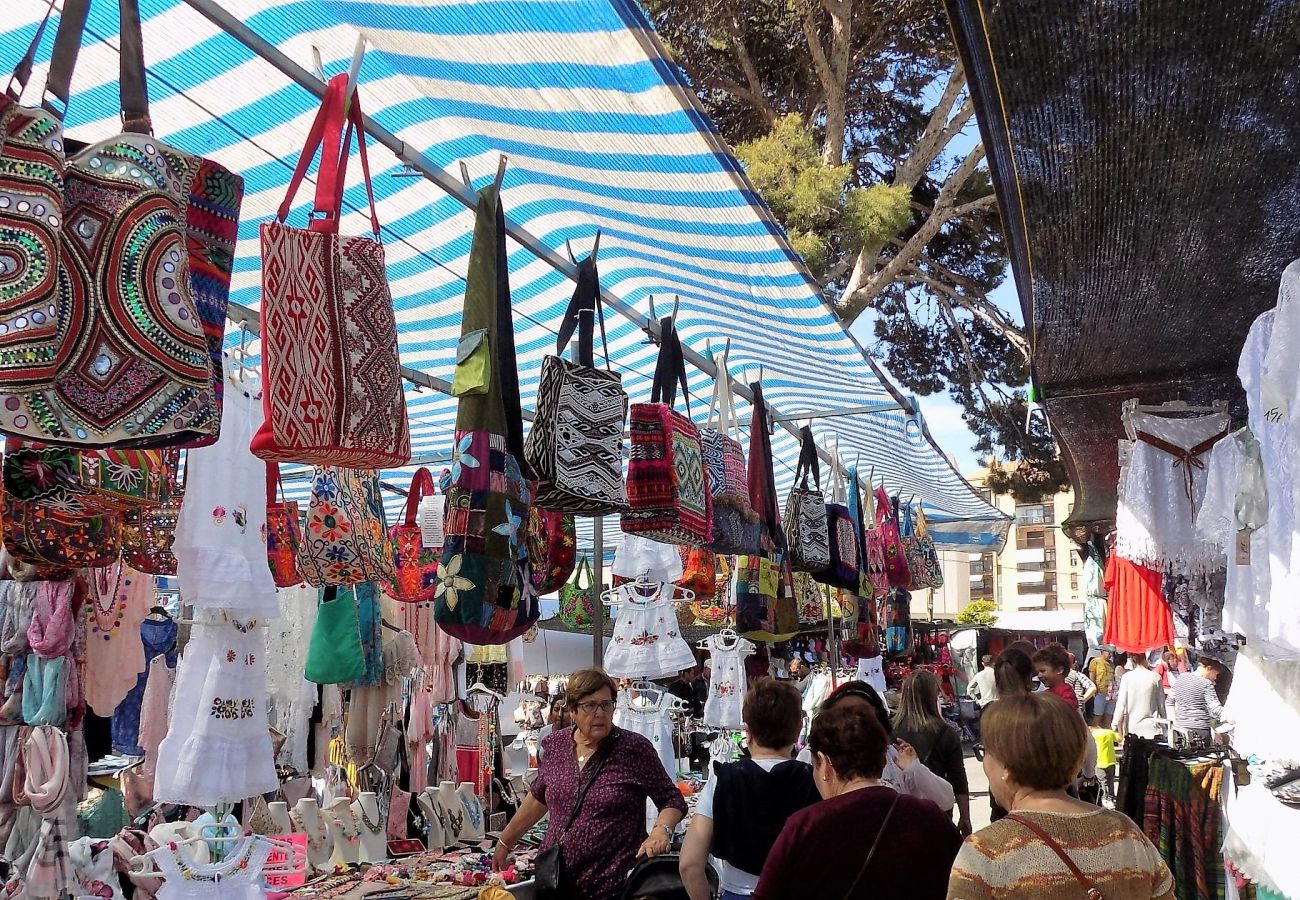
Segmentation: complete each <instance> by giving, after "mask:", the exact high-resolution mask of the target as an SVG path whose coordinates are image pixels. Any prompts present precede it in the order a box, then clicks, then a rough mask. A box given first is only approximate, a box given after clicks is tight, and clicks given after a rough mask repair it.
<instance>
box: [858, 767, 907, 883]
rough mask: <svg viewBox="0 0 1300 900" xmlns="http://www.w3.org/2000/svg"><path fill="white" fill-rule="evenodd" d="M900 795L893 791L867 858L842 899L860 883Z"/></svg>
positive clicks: (883, 834)
mask: <svg viewBox="0 0 1300 900" xmlns="http://www.w3.org/2000/svg"><path fill="white" fill-rule="evenodd" d="M901 796H903V795H902V794H900V793H898V792H897V791H895V792H894V802H893V803H891V804H889V812H887V813H885V818H884V819H883V820H881V822H880V830H879V831H877V832H876V839H875V840H874V841H872V842H871V849H870V850H868V851H867V858H866V859H865V860H864V861H863V863H862V868H861V869H858V877H857V878H855V879H853V883H852V884H851V885H849V889H848V891H847V892H845V894H844V900H850V898H851V897H852V896H853V892H854V891H856V890H857V889H858V884H859V883H861V881H862V879H863V876H865V875H866V874H867V867H868V866H870V865H871V859H872V857H874V856H875V855H876V848H877V847H879V846H880V839H881V838H882V837H884V836H885V829H886V828H888V827H889V820H890V819H891V818H892V817H893V815H894V808H895V807H897V806H898V798H899V797H901Z"/></svg>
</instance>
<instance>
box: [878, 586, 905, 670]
mask: <svg viewBox="0 0 1300 900" xmlns="http://www.w3.org/2000/svg"><path fill="white" fill-rule="evenodd" d="M884 632H885V649H886V650H887V651H888V652H889V654H890V655H891V656H906V655H908V654H909V653H911V652H912V595H911V594H909V593H908V592H907V591H905V590H903V589H902V588H894V589H893V590H891V591H890V592H889V599H888V600H886V601H885V617H884Z"/></svg>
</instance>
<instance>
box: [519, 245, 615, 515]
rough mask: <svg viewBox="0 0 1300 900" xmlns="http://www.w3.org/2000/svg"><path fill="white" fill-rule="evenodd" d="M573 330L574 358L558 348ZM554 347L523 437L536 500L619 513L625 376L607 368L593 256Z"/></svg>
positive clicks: (581, 269) (583, 267) (582, 266)
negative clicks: (599, 361) (601, 355)
mask: <svg viewBox="0 0 1300 900" xmlns="http://www.w3.org/2000/svg"><path fill="white" fill-rule="evenodd" d="M593 318H598V319H599V321H600V339H601V343H602V345H603V346H604V348H605V368H603V369H599V368H596V365H595V354H594V349H593V343H594V331H595V328H594V324H593V322H592V319H593ZM575 330H576V331H577V334H578V353H577V359H576V360H575V361H573V362H569V361H568V360H566V359H564V358H563V356H562V354H563V353H564V351H565V349H566V345H567V344H568V342H569V340H570V339H571V338H572V337H573V334H574V331H575ZM555 354H556V355H555V356H548V357H546V359H545V360H544V361H543V362H542V375H541V381H540V383H539V384H538V388H537V415H536V416H535V418H534V419H533V427H532V429H531V430H530V431H529V432H528V440H527V441H526V442H525V443H524V457H525V458H526V459H527V460H528V464H529V465H530V466H532V468H533V471H534V473H536V475H537V485H536V494H535V495H534V497H533V503H534V504H535V505H536V506H540V507H542V508H543V509H550V510H555V511H557V512H567V513H572V514H574V515H579V516H601V515H608V514H610V513H616V512H621V511H622V510H624V509H626V508H627V488H626V487H625V486H624V484H623V432H624V430H625V429H626V427H627V393H626V392H625V391H624V390H623V376H622V375H620V374H619V373H618V372H615V371H613V370H611V369H610V367H609V345H608V343H607V342H606V340H605V311H604V308H603V307H602V306H601V303H600V275H599V273H598V272H597V270H596V260H595V259H593V258H592V257H590V256H589V257H587V258H586V259H584V260H583V261H582V262H580V263H579V264H578V286H577V288H576V289H575V290H574V292H573V299H572V300H570V301H569V307H568V309H567V310H565V313H564V319H563V321H562V322H561V323H560V332H559V336H558V337H557V339H556V343H555Z"/></svg>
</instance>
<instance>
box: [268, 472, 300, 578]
mask: <svg viewBox="0 0 1300 900" xmlns="http://www.w3.org/2000/svg"><path fill="white" fill-rule="evenodd" d="M277 488H278V492H277ZM301 550H302V518H301V514H300V513H299V511H298V503H297V501H289V500H285V499H284V483H283V482H281V481H280V466H279V464H278V463H267V464H266V563H267V565H268V566H270V568H271V577H272V578H274V579H275V586H276V587H281V588H286V587H293V586H294V585H297V584H302V573H301V572H299V571H298V554H299V553H300V552H301Z"/></svg>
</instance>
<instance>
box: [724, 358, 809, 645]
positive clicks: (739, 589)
mask: <svg viewBox="0 0 1300 900" xmlns="http://www.w3.org/2000/svg"><path fill="white" fill-rule="evenodd" d="M749 389H750V391H751V392H752V394H753V398H754V400H753V413H752V415H751V417H750V423H749V434H750V444H749V473H748V474H749V477H748V482H749V496H750V498H751V499H752V500H753V504H754V509H755V511H756V512H757V513H758V516H759V525H760V529H761V531H760V535H759V540H760V546H761V552H759V553H753V554H744V555H741V556H737V557H736V590H735V612H736V630H737V631H739V632H741V633H742V634H744V635H745V637H747V638H750V639H751V640H763V641H781V640H787V639H788V638H789V637H791V636H793V635H794V634H795V633H797V632H798V630H799V610H798V605H797V602H796V600H795V592H794V573H793V572H792V570H791V568H790V558H789V554H788V552H787V549H786V542H785V532H784V530H782V528H781V513H780V511H779V509H778V504H777V500H776V476H775V473H774V472H773V471H772V436H771V430H770V429H769V427H768V416H767V403H766V402H765V401H764V400H763V386H762V385H761V384H759V383H757V382H755V383H754V384H751V385H750V386H749Z"/></svg>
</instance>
